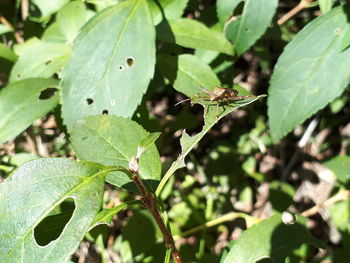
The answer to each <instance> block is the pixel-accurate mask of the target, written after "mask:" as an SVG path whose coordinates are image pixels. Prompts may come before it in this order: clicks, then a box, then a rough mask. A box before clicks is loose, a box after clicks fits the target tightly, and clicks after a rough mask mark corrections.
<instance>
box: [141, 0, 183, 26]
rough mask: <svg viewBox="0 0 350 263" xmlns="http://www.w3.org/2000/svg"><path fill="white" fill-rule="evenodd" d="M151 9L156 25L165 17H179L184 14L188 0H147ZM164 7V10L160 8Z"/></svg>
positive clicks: (171, 18) (169, 18) (170, 18)
mask: <svg viewBox="0 0 350 263" xmlns="http://www.w3.org/2000/svg"><path fill="white" fill-rule="evenodd" d="M147 3H148V5H149V9H150V10H151V13H152V17H153V22H154V25H155V26H156V25H158V24H159V23H160V22H161V21H162V20H163V19H164V18H163V15H164V16H165V18H166V19H167V20H174V19H178V18H180V17H181V16H182V15H183V12H184V10H185V8H186V6H187V3H188V0H158V3H156V1H154V0H147ZM158 4H159V5H160V7H161V8H162V10H161V9H160V7H159V5H158Z"/></svg>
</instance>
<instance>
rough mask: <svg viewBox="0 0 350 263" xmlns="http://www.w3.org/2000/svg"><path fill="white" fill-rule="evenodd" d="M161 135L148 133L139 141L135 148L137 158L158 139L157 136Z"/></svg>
mask: <svg viewBox="0 0 350 263" xmlns="http://www.w3.org/2000/svg"><path fill="white" fill-rule="evenodd" d="M160 135H161V133H160V132H153V133H150V134H149V135H147V136H146V137H145V138H143V139H142V140H141V141H140V144H139V145H138V146H137V154H136V156H137V158H140V156H141V155H142V154H143V152H144V151H145V150H146V149H147V148H148V147H150V146H151V145H153V144H154V143H155V141H156V140H157V139H158V138H159V136H160Z"/></svg>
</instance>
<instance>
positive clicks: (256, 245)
mask: <svg viewBox="0 0 350 263" xmlns="http://www.w3.org/2000/svg"><path fill="white" fill-rule="evenodd" d="M306 220H307V219H306V218H305V217H302V216H297V221H296V222H295V223H294V224H284V223H283V222H282V220H281V214H279V213H277V214H275V215H274V216H272V217H271V218H269V219H266V220H263V221H261V222H260V223H258V224H256V225H254V226H252V227H251V228H249V229H248V230H246V231H244V232H243V234H242V235H241V236H240V238H239V239H238V240H237V241H236V242H235V243H234V245H233V247H232V248H231V250H230V252H229V253H228V255H227V257H226V258H225V261H224V263H232V262H235V263H255V262H256V261H258V260H260V259H263V258H271V259H272V260H273V262H274V263H284V260H285V258H286V256H288V255H289V254H290V253H291V252H292V251H293V250H294V249H295V248H297V247H298V246H300V245H301V244H303V243H309V244H313V245H314V246H317V247H324V244H323V242H321V241H319V240H317V239H315V238H314V237H312V236H311V234H310V233H309V232H308V230H307V228H306Z"/></svg>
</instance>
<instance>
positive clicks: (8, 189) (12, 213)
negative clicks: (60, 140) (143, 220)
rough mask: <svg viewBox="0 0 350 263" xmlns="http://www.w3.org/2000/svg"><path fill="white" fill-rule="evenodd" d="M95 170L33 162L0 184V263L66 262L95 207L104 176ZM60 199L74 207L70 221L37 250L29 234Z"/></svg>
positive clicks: (50, 161) (83, 165) (79, 164)
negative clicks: (71, 200) (71, 199)
mask: <svg viewBox="0 0 350 263" xmlns="http://www.w3.org/2000/svg"><path fill="white" fill-rule="evenodd" d="M101 168H102V167H101V166H96V165H95V164H94V165H92V164H88V163H82V162H76V161H72V160H65V159H53V158H47V159H39V160H35V161H31V162H28V163H26V164H24V165H23V166H22V167H20V168H19V169H18V170H17V171H16V172H15V173H14V174H13V175H12V176H10V177H9V178H7V179H6V180H5V181H4V182H3V183H1V184H0V198H1V200H2V202H1V203H0V214H1V217H0V225H1V227H0V239H1V240H2V246H0V261H1V262H2V263H12V262H26V263H36V262H50V263H56V262H57V263H63V262H67V261H68V260H69V257H70V255H71V254H73V252H74V251H75V249H76V248H77V247H78V245H79V242H80V241H81V240H82V239H83V237H84V235H85V233H86V232H87V230H88V229H89V226H90V224H91V222H92V220H93V219H94V217H95V216H96V214H97V212H98V210H99V209H100V207H101V203H102V197H103V186H104V173H105V172H104V170H101ZM66 198H73V199H74V202H75V210H74V213H73V216H72V218H71V219H70V220H69V222H68V223H67V225H66V226H65V228H64V230H63V231H62V233H61V234H60V236H59V237H58V238H57V239H56V240H54V241H51V242H50V243H49V244H48V245H46V246H39V245H38V244H37V243H36V241H35V239H34V235H33V234H34V233H33V232H34V228H35V227H36V226H37V225H38V224H39V223H40V222H41V221H42V220H43V219H44V218H45V216H47V215H48V214H49V213H50V212H51V210H53V209H54V208H55V207H56V206H57V205H58V204H60V203H61V202H62V201H63V200H65V199H66ZM87 208H88V209H87Z"/></svg>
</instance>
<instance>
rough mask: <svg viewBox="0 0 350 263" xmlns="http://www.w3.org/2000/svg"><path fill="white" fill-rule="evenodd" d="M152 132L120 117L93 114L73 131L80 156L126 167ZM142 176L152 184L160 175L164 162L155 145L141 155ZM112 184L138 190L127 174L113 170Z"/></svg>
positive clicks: (73, 143) (75, 148)
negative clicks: (141, 143)
mask: <svg viewBox="0 0 350 263" xmlns="http://www.w3.org/2000/svg"><path fill="white" fill-rule="evenodd" d="M148 135H149V133H148V132H147V131H145V130H144V129H143V128H142V127H141V126H140V125H138V124H137V123H136V122H134V121H132V120H129V119H125V118H122V117H117V116H109V115H97V116H89V117H86V118H85V119H83V120H80V121H78V122H77V124H76V125H75V126H74V129H72V132H71V140H72V146H73V148H74V150H75V152H76V154H77V156H78V157H79V158H80V159H82V160H86V161H94V162H98V163H101V164H103V165H106V166H112V165H113V166H122V167H125V168H126V169H128V167H129V161H130V159H131V157H132V156H135V155H136V152H137V147H138V145H139V144H140V142H141V141H142V139H144V138H145V137H147V136H148ZM139 165H140V171H139V173H140V176H141V178H142V179H144V180H146V182H149V183H150V184H151V185H152V186H154V185H156V183H157V181H158V180H159V178H160V172H161V163H160V158H159V154H158V151H157V148H156V147H155V145H154V144H153V145H152V146H150V147H148V148H147V149H146V150H145V152H144V153H143V154H142V155H141V157H140V160H139ZM106 180H107V181H108V182H109V183H112V184H114V185H116V186H118V187H122V188H124V189H127V190H132V191H136V188H135V186H134V184H133V182H132V181H131V180H130V179H129V178H128V176H127V175H126V174H125V173H122V172H113V173H111V174H109V175H108V176H107V178H106Z"/></svg>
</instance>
